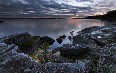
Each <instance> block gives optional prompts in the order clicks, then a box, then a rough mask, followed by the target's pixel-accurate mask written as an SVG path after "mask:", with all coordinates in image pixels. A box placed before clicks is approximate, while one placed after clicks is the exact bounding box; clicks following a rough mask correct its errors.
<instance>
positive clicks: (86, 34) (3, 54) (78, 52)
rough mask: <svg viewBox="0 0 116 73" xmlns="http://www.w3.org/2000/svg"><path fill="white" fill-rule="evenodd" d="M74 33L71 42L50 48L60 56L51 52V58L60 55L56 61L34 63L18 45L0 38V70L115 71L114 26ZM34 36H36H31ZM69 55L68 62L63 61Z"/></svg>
mask: <svg viewBox="0 0 116 73" xmlns="http://www.w3.org/2000/svg"><path fill="white" fill-rule="evenodd" d="M77 34H78V35H76V36H74V37H73V44H72V45H70V44H67V45H63V46H62V47H60V48H57V49H55V50H53V53H55V52H58V53H59V56H60V57H57V56H56V57H55V56H54V59H55V58H62V59H58V60H59V62H58V63H57V61H56V62H47V63H46V64H41V63H38V62H36V61H35V60H33V59H32V58H31V57H30V56H28V54H27V53H25V52H23V51H20V47H19V48H18V47H17V46H15V45H12V43H11V44H10V45H6V44H5V43H6V42H5V43H3V42H0V73H15V72H17V73H116V26H103V27H97V26H95V27H91V28H86V29H84V30H82V31H80V32H78V33H77ZM28 36H29V38H30V35H28ZM15 38H17V37H15ZM38 38H39V37H37V36H36V37H35V38H34V39H38ZM7 39H9V38H7ZM20 39H21V38H20ZM25 39H26V38H25ZM42 39H43V38H42ZM17 40H18V39H16V40H15V42H16V41H17ZM12 41H13V40H12ZM22 41H23V40H22ZM45 41H46V40H45ZM47 41H48V40H47ZM9 42H11V41H9ZM17 42H21V41H17ZM47 43H49V42H47ZM54 55H57V54H54ZM64 59H66V60H64ZM72 59H73V62H72V63H69V62H70V61H67V60H72ZM60 60H63V61H60ZM60 62H61V63H60Z"/></svg>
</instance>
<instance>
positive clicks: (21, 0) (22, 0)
mask: <svg viewBox="0 0 116 73" xmlns="http://www.w3.org/2000/svg"><path fill="white" fill-rule="evenodd" d="M13 1H14V2H21V3H23V4H28V2H27V1H25V0H13Z"/></svg>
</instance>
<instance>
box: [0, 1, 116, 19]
mask: <svg viewBox="0 0 116 73" xmlns="http://www.w3.org/2000/svg"><path fill="white" fill-rule="evenodd" d="M115 3H116V1H113V0H110V1H109V0H2V1H0V17H32V16H41V15H53V14H76V13H77V14H79V13H84V14H85V13H88V14H89V13H95V12H99V11H101V12H104V11H107V10H110V9H113V8H115V7H116V5H115ZM101 9H102V10H101Z"/></svg>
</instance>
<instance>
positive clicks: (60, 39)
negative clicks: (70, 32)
mask: <svg viewBox="0 0 116 73" xmlns="http://www.w3.org/2000/svg"><path fill="white" fill-rule="evenodd" d="M65 38H66V36H65V35H63V36H59V37H58V38H57V39H56V41H57V42H58V43H59V44H61V43H62V41H63V39H65Z"/></svg>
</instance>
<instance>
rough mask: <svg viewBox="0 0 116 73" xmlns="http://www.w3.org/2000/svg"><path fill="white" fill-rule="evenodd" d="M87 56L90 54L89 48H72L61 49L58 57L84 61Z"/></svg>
mask: <svg viewBox="0 0 116 73" xmlns="http://www.w3.org/2000/svg"><path fill="white" fill-rule="evenodd" d="M88 54H90V49H89V48H82V47H72V48H63V49H61V50H60V55H61V56H62V57H67V58H70V59H75V60H76V59H84V57H86V56H87V55H88Z"/></svg>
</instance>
